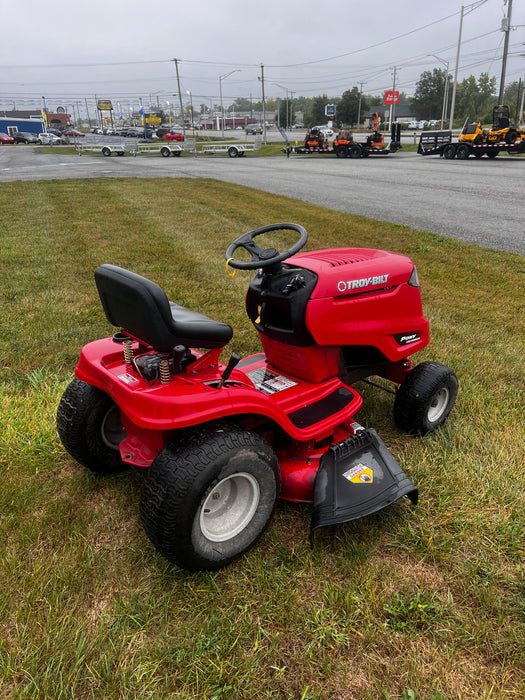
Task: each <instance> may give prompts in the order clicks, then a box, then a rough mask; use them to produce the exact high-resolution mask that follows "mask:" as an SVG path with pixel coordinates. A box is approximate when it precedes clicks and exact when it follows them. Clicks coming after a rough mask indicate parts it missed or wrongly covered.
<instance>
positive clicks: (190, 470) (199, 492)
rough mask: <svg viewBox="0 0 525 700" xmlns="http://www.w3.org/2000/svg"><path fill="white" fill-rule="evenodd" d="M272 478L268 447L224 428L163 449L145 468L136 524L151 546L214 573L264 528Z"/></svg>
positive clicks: (274, 491)
mask: <svg viewBox="0 0 525 700" xmlns="http://www.w3.org/2000/svg"><path fill="white" fill-rule="evenodd" d="M279 491H280V474H279V467H278V462H277V458H276V456H275V453H274V452H273V450H272V449H271V447H270V445H269V444H268V443H267V442H266V440H264V439H263V438H262V437H260V436H259V435H257V434H256V433H252V432H249V431H246V430H244V429H243V428H240V427H238V426H232V425H229V424H217V425H215V426H207V427H204V428H202V429H197V430H195V431H193V432H192V433H190V435H189V438H188V439H186V440H181V441H180V442H179V443H177V444H171V445H168V446H167V447H165V448H164V449H163V450H162V452H160V454H159V455H158V456H157V457H156V459H155V460H154V461H153V463H152V465H151V467H150V468H149V470H148V475H147V478H146V483H145V486H144V491H143V494H142V500H141V507H140V512H141V518H142V524H143V526H144V529H145V531H146V534H147V535H148V537H149V539H150V540H151V542H152V543H153V545H154V546H155V547H156V549H157V550H158V551H159V552H160V553H161V554H162V555H163V556H165V557H166V558H167V559H169V561H171V562H173V563H175V564H178V565H179V566H182V567H183V568H186V569H191V570H206V569H218V568H220V567H222V566H225V565H226V564H229V563H230V562H231V561H233V560H234V559H237V558H238V557H240V556H241V555H242V554H243V553H244V552H246V551H247V550H248V549H249V548H250V547H251V546H252V545H253V544H254V543H255V542H256V541H257V540H258V539H259V537H260V536H261V535H262V533H263V532H264V531H265V529H266V528H267V527H268V525H269V523H270V521H271V518H272V515H273V512H274V509H275V505H276V503H277V500H278V498H279Z"/></svg>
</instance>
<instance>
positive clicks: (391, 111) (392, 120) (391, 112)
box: [390, 66, 397, 131]
mask: <svg viewBox="0 0 525 700" xmlns="http://www.w3.org/2000/svg"><path fill="white" fill-rule="evenodd" d="M396 72H397V68H396V67H395V66H394V84H393V86H392V104H391V105H390V131H392V124H393V123H394V101H395V95H396Z"/></svg>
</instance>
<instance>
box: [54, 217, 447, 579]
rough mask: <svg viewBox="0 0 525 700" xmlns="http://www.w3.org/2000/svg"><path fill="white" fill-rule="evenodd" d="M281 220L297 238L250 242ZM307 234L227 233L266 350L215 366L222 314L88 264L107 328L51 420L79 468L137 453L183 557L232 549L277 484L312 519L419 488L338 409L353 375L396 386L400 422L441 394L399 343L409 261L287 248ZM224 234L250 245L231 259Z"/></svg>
mask: <svg viewBox="0 0 525 700" xmlns="http://www.w3.org/2000/svg"><path fill="white" fill-rule="evenodd" d="M283 230H284V231H288V230H291V231H292V232H293V234H292V235H293V238H294V240H295V243H294V244H293V245H292V246H291V247H290V248H288V250H286V251H284V252H282V253H280V252H279V251H278V250H276V249H275V248H261V247H259V245H257V243H256V242H255V239H256V238H257V237H259V236H261V235H263V234H268V233H270V232H272V231H283ZM281 235H282V234H281ZM285 235H287V234H285ZM296 239H297V240H296ZM306 241H307V233H306V230H305V229H304V228H303V227H302V226H299V225H297V224H288V223H286V224H283V223H280V224H272V225H270V226H264V227H262V228H259V229H256V230H255V231H250V232H248V233H246V234H245V235H243V236H241V237H239V238H237V239H236V240H235V241H234V242H233V243H232V245H231V246H230V247H229V248H228V250H227V252H226V259H227V266H229V267H231V268H234V269H237V270H258V272H257V273H256V275H255V276H254V277H253V279H252V280H251V282H250V286H249V289H248V293H247V296H246V310H247V313H248V316H249V318H250V320H251V321H252V323H253V325H254V326H255V328H256V330H257V331H258V333H259V337H260V339H261V342H262V347H263V350H264V352H262V353H258V354H256V355H252V356H250V357H247V358H245V359H241V358H240V357H239V356H238V355H236V354H235V353H233V354H232V355H231V357H230V359H229V362H228V363H227V364H226V365H224V364H221V363H220V362H219V356H220V354H221V352H222V350H223V348H224V346H225V345H226V344H227V343H228V342H229V341H230V339H231V337H232V334H233V331H232V328H231V327H230V326H229V325H227V324H225V323H219V322H217V321H214V320H212V319H211V318H208V317H207V316H204V315H202V314H200V313H197V312H194V311H190V310H189V309H187V308H184V307H182V306H178V305H177V304H175V303H173V302H170V301H168V298H167V297H166V295H165V293H164V292H163V291H162V289H161V288H160V287H159V286H157V285H156V284H154V283H153V282H151V281H149V280H147V279H145V278H144V277H141V276H139V275H136V274H134V273H133V272H129V271H128V270H124V269H122V268H120V267H116V266H114V265H101V266H100V267H99V268H97V270H96V272H95V280H96V284H97V288H98V291H99V294H100V299H101V302H102V306H103V308H104V311H105V313H106V316H107V318H108V320H109V322H110V323H112V324H113V325H115V326H117V327H118V328H120V329H121V330H120V331H119V332H117V333H116V334H115V335H114V336H113V337H110V338H105V339H102V340H97V341H95V342H92V343H89V344H88V345H86V346H85V347H84V348H83V349H82V352H81V355H80V360H79V362H78V365H77V368H76V378H75V379H74V380H73V381H72V382H71V384H70V385H69V386H68V388H67V389H66V391H65V392H64V395H63V397H62V399H61V401H60V405H59V408H58V415H57V426H58V432H59V434H60V438H61V440H62V442H63V444H64V446H65V448H66V450H67V451H68V452H69V454H70V455H71V456H72V457H73V458H74V459H76V460H77V461H78V462H80V463H81V464H83V465H84V466H86V467H88V468H89V469H91V470H93V471H94V472H97V473H110V472H113V471H116V470H119V469H121V468H122V467H124V466H125V465H128V464H129V465H135V466H136V467H140V468H145V469H147V474H146V479H145V484H144V489H143V494H142V500H141V517H142V522H143V525H144V528H145V530H146V533H147V535H148V537H149V538H150V540H151V541H152V542H153V544H154V545H155V547H156V548H157V549H158V550H159V551H160V552H161V553H162V554H163V555H164V556H165V557H167V558H168V559H169V560H170V561H172V562H175V563H177V564H179V565H180V566H182V567H185V568H188V569H214V568H218V567H221V566H224V565H225V564H227V563H229V562H230V561H232V560H233V559H235V558H237V557H239V556H240V555H241V554H242V553H243V552H245V551H246V550H247V549H248V548H249V547H250V546H251V545H253V544H254V542H255V541H256V540H257V539H258V538H259V536H260V535H261V534H262V532H263V531H264V530H265V528H266V527H267V526H268V524H269V522H270V519H271V517H272V514H273V511H274V508H275V505H276V502H277V500H278V498H279V497H280V498H283V499H285V500H289V501H295V502H307V503H313V515H312V528H311V533H312V536H313V532H314V531H315V529H316V528H318V527H321V526H325V525H333V524H337V523H342V522H346V521H349V520H353V519H355V518H359V517H362V516H365V515H369V514H371V513H374V512H376V511H378V510H380V509H381V508H384V507H385V506H387V505H389V504H391V503H393V502H394V501H396V500H398V499H399V498H401V497H402V496H403V495H407V496H408V497H409V498H410V499H411V500H412V501H413V502H414V503H415V502H416V501H417V490H416V489H415V488H414V486H413V484H412V482H411V481H410V480H409V478H408V477H407V476H406V475H405V474H404V472H403V471H402V470H401V468H400V467H399V465H398V464H397V463H396V461H395V460H394V458H393V457H392V455H391V454H390V453H389V452H388V450H387V448H386V447H385V445H384V444H383V442H382V441H381V440H380V438H379V437H378V435H377V433H376V432H375V431H374V430H372V429H370V430H365V429H364V428H363V427H362V426H360V425H359V424H358V423H356V422H355V421H354V420H353V416H354V415H355V414H356V413H357V411H358V410H359V408H360V406H361V404H362V398H361V396H360V395H359V394H358V393H357V391H356V390H355V389H354V388H353V384H354V383H355V382H357V381H358V380H362V379H365V378H366V377H369V376H371V375H377V376H380V377H383V378H385V379H387V380H390V381H391V382H393V383H394V384H395V385H397V386H398V387H399V389H398V391H397V393H396V397H395V401H394V417H395V420H396V422H397V424H398V426H399V427H400V428H401V429H403V430H406V431H407V432H410V433H421V434H423V433H426V432H429V431H432V430H435V429H436V428H437V427H438V426H440V425H441V424H442V423H443V421H444V420H445V419H446V417H447V416H448V414H449V412H450V410H451V409H452V407H453V405H454V401H455V399H456V394H457V386H458V384H457V379H456V376H455V374H454V373H453V372H452V370H450V369H448V368H447V367H444V366H443V365H440V364H438V363H436V362H423V363H421V364H419V365H417V366H415V367H413V366H412V363H411V361H410V359H409V354H413V353H414V352H416V351H417V350H420V349H421V348H423V347H425V345H426V344H427V343H428V321H427V320H426V318H425V317H424V316H423V312H422V307H421V297H420V290H419V281H418V277H417V272H416V269H415V267H414V264H413V263H412V262H411V260H410V259H409V258H407V257H405V256H403V255H398V254H395V253H388V252H385V251H381V250H369V249H359V248H338V249H334V250H319V251H314V252H310V253H299V251H300V250H301V248H302V247H303V246H304V245H305V244H306ZM239 248H243V249H244V250H245V251H247V252H248V253H249V256H248V257H249V258H250V259H247V260H242V259H237V258H235V257H234V255H235V252H236V251H237V249H239ZM244 256H245V257H246V253H244ZM285 260H286V261H287V262H286V263H284V261H285Z"/></svg>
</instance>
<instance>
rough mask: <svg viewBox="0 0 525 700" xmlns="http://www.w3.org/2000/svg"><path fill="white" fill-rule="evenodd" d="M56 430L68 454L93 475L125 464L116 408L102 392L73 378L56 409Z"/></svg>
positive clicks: (108, 472) (119, 418) (121, 433)
mask: <svg viewBox="0 0 525 700" xmlns="http://www.w3.org/2000/svg"><path fill="white" fill-rule="evenodd" d="M57 430H58V434H59V436H60V440H61V441H62V444H63V445H64V447H65V448H66V450H67V451H68V452H69V454H70V455H71V457H73V459H75V460H76V461H77V462H79V463H80V464H82V465H83V466H84V467H87V468H88V469H90V470H91V471H92V472H95V473H96V474H113V473H114V472H118V471H121V470H122V469H124V468H125V467H126V464H125V463H124V462H123V461H122V459H121V456H120V451H119V444H120V442H121V441H122V440H123V439H124V437H125V436H126V433H125V431H124V428H123V427H122V420H121V416H120V409H119V408H118V406H117V404H116V403H115V402H114V401H113V399H112V398H111V397H110V396H109V395H108V394H106V392H105V391H102V390H101V389H98V388H97V387H94V386H91V384H86V382H83V381H81V380H80V379H76V378H75V379H73V381H72V382H71V384H69V386H68V387H67V389H66V390H65V392H64V394H63V395H62V398H61V400H60V403H59V405H58V411H57Z"/></svg>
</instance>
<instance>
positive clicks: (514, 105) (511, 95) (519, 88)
mask: <svg viewBox="0 0 525 700" xmlns="http://www.w3.org/2000/svg"><path fill="white" fill-rule="evenodd" d="M524 89H525V86H524V85H523V81H518V80H515V81H514V82H513V83H510V84H509V85H507V87H506V88H505V92H504V95H503V101H504V104H506V105H509V107H510V113H511V118H512V119H514V120H515V119H517V116H516V110H517V111H518V113H519V110H520V106H521V96H522V94H523V90H524Z"/></svg>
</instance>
